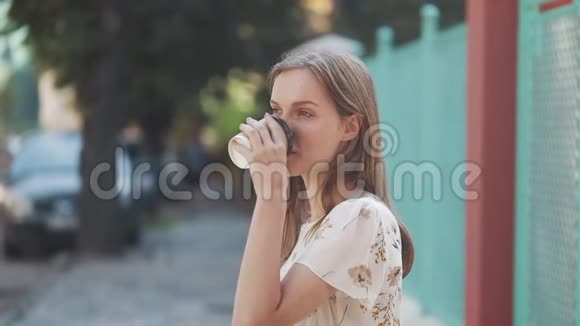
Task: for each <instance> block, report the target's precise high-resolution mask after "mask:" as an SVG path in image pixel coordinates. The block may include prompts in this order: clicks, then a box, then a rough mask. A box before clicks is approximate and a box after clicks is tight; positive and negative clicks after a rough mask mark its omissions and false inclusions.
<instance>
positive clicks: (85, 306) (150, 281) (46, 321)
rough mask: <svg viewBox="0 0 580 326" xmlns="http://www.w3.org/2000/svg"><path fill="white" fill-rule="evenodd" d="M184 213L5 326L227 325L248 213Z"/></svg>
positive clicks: (71, 278) (79, 272) (71, 277)
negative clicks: (139, 244)
mask: <svg viewBox="0 0 580 326" xmlns="http://www.w3.org/2000/svg"><path fill="white" fill-rule="evenodd" d="M186 214H189V215H190V216H193V217H190V218H187V219H185V220H183V221H182V222H179V223H178V224H177V225H176V226H175V227H173V228H170V229H166V230H148V231H147V232H146V234H145V236H144V244H143V247H142V248H140V249H139V250H136V251H134V252H132V253H130V254H129V255H128V257H126V258H123V259H122V260H118V261H91V262H85V263H79V264H77V265H75V266H74V267H73V268H72V269H70V270H69V271H68V272H66V273H63V274H62V275H60V277H59V278H58V279H57V281H56V282H54V284H53V286H51V287H50V288H48V289H47V290H46V291H45V292H44V293H43V294H42V295H41V296H40V297H38V298H37V300H35V305H33V306H32V307H31V308H30V309H29V310H28V311H27V312H26V314H24V315H22V316H21V318H19V319H17V320H15V321H13V322H11V323H8V324H7V325H10V326H81V325H82V326H132V325H134V326H162V325H163V326H165V325H171V326H181V325H183V326H186V325H187V326H190V325H203V326H225V325H230V322H231V312H232V307H233V297H234V290H235V284H236V280H237V273H238V269H239V264H240V260H241V254H242V250H243V245H244V242H245V236H246V233H247V229H248V226H249V214H251V212H246V211H245V210H235V209H231V208H228V207H225V208H221V209H216V208H215V207H210V208H207V207H206V208H203V209H201V210H199V209H196V210H195V213H193V212H192V211H189V212H188V211H186ZM404 302H405V307H404V308H403V313H404V314H406V316H403V323H402V324H403V325H413V326H414V325H423V324H424V325H429V326H431V325H438V324H437V323H432V322H431V321H427V322H426V323H423V322H422V321H420V319H421V318H422V317H420V316H416V315H417V314H418V308H417V306H416V304H414V303H413V302H412V301H410V300H408V299H405V300H404ZM409 313H410V314H411V315H409ZM413 314H414V315H413ZM405 321H408V322H405ZM1 326H4V325H1Z"/></svg>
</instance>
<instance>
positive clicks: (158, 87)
mask: <svg viewBox="0 0 580 326" xmlns="http://www.w3.org/2000/svg"><path fill="white" fill-rule="evenodd" d="M296 2H297V1H290V0H279V1H261V0H254V1H247V2H245V3H244V5H240V4H239V2H237V1H235V0H224V1H213V0H174V1H165V0H139V1H137V0H124V1H119V0H43V1H37V0H18V1H14V2H13V3H12V5H11V8H10V12H9V16H10V18H11V20H12V22H13V24H14V27H15V28H18V27H23V26H25V27H27V28H28V31H29V34H28V39H27V41H28V44H29V45H30V47H31V49H32V52H33V56H34V58H35V60H36V62H37V63H38V66H39V67H40V69H47V68H50V69H52V70H54V71H55V72H56V74H57V77H58V82H59V85H72V86H73V87H74V88H75V90H76V93H77V99H78V101H79V110H80V111H81V114H82V118H83V140H84V145H83V150H82V154H81V155H82V157H81V161H82V167H81V170H82V171H81V175H82V180H83V187H82V192H81V198H80V215H81V216H80V232H79V243H78V244H79V250H81V251H82V252H85V253H94V254H116V253H119V252H120V250H121V249H122V247H123V239H124V235H125V234H124V231H123V230H124V228H123V227H122V225H123V222H122V221H123V216H122V215H123V214H124V211H123V209H122V207H120V205H119V203H118V201H115V200H106V199H103V198H99V196H97V195H96V194H95V192H94V191H93V189H92V188H91V186H90V182H89V181H90V176H91V171H94V168H95V167H96V166H97V165H99V164H100V163H103V162H107V163H109V164H110V166H111V170H112V171H115V160H114V153H115V148H116V147H117V146H118V144H119V133H120V130H121V129H122V128H123V127H124V126H125V125H126V124H127V123H128V122H129V121H138V122H140V124H141V125H142V127H143V129H144V131H145V137H146V139H147V141H146V144H147V150H148V152H149V153H151V154H152V155H153V156H154V155H155V154H158V153H160V152H161V151H162V149H163V146H164V140H163V139H164V136H165V134H166V133H167V131H168V128H169V126H170V125H171V118H172V116H173V113H174V112H175V110H176V109H177V108H180V107H181V106H183V105H184V103H191V102H192V97H193V98H195V97H196V96H197V95H196V94H197V91H198V90H199V89H200V88H201V87H202V86H203V85H204V84H205V83H206V81H207V80H208V79H209V78H210V77H211V76H213V75H223V74H225V73H226V72H227V71H228V70H229V68H231V67H234V66H239V67H242V68H253V69H256V68H258V69H262V70H263V69H264V68H266V67H267V66H268V65H269V64H271V63H272V62H273V61H274V60H275V59H276V57H278V56H279V54H280V53H281V52H283V51H284V50H287V49H289V48H290V47H292V46H294V45H296V44H298V42H299V41H300V40H301V39H302V38H303V28H302V15H301V10H300V7H299V6H298V5H297V4H296ZM194 102H195V101H194ZM99 181H100V182H99V185H100V187H101V188H103V189H110V188H112V187H113V185H114V174H113V173H106V174H104V175H103V176H102V177H101V178H100V179H99Z"/></svg>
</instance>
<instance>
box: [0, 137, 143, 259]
mask: <svg viewBox="0 0 580 326" xmlns="http://www.w3.org/2000/svg"><path fill="white" fill-rule="evenodd" d="M81 148H82V139H81V135H80V133H78V132H41V133H38V134H34V135H30V136H27V137H26V139H24V140H23V141H22V146H21V148H20V150H19V151H18V152H16V153H14V158H13V161H12V164H11V166H10V170H9V174H8V178H7V183H6V184H5V185H0V223H3V224H4V227H3V229H4V237H3V243H2V249H3V251H4V254H5V255H6V257H8V258H11V257H20V256H26V257H40V256H46V255H48V254H51V253H54V252H56V251H58V250H62V249H71V248H74V245H75V242H76V241H75V236H76V231H77V229H78V224H79V223H78V222H79V220H78V199H79V194H80V191H81V177H80V152H81ZM116 163H117V171H118V172H119V171H121V169H122V168H123V169H124V171H125V173H117V174H116V177H118V179H117V182H116V186H117V187H119V188H118V189H119V191H120V193H119V196H117V197H116V198H115V200H119V201H120V204H121V206H122V207H123V208H124V209H126V210H127V212H128V214H123V215H124V216H127V222H128V223H126V226H127V237H128V241H136V239H138V234H139V226H140V223H138V222H137V221H136V219H137V218H138V217H137V216H135V214H129V212H131V211H132V209H131V205H132V200H131V184H132V182H131V174H132V173H131V162H130V160H129V158H128V155H122V156H120V157H117V162H116ZM0 229H2V228H0ZM0 239H2V237H0Z"/></svg>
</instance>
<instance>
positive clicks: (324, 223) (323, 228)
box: [314, 218, 333, 240]
mask: <svg viewBox="0 0 580 326" xmlns="http://www.w3.org/2000/svg"><path fill="white" fill-rule="evenodd" d="M331 228H333V225H332V223H330V221H329V220H328V219H326V218H325V219H324V221H322V224H320V228H319V229H318V230H317V231H316V236H315V237H314V240H318V239H324V232H326V230H328V229H331Z"/></svg>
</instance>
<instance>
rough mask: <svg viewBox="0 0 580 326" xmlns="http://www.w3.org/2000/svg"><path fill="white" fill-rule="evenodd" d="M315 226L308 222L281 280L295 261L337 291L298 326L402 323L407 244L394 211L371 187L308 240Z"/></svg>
mask: <svg viewBox="0 0 580 326" xmlns="http://www.w3.org/2000/svg"><path fill="white" fill-rule="evenodd" d="M313 224H314V222H310V223H305V224H303V225H302V229H301V230H300V235H299V239H298V243H297V244H296V247H295V248H294V250H293V251H292V253H291V254H290V256H289V258H288V259H287V260H286V261H285V262H284V264H283V265H282V267H281V269H280V279H281V280H282V279H283V278H284V277H285V276H286V274H287V273H288V271H289V270H290V268H291V267H292V265H294V264H303V265H305V266H306V267H308V268H309V269H310V270H311V271H312V272H314V273H315V274H316V275H318V277H320V278H321V279H322V280H324V281H325V282H326V283H328V284H330V285H331V286H332V287H334V288H335V289H336V290H337V291H336V293H335V294H334V295H333V296H331V297H330V298H329V299H328V301H326V302H324V303H323V304H321V305H320V306H319V307H318V308H317V309H316V310H315V311H314V312H313V313H312V314H310V315H309V316H308V317H306V318H305V319H304V320H302V321H300V322H299V323H297V324H296V325H299V326H314V325H317V326H334V325H341V326H366V325H379V326H387V325H399V324H400V322H399V308H400V303H401V295H402V257H401V252H402V250H401V249H402V247H401V237H400V231H399V225H398V223H397V220H396V218H395V217H394V215H393V213H392V212H391V210H390V209H389V208H388V207H387V206H386V205H385V203H384V202H383V201H382V200H380V199H379V198H378V197H376V196H375V195H374V194H372V193H370V192H366V191H365V192H363V194H362V195H361V196H359V197H355V198H350V199H347V200H344V201H343V202H341V203H339V204H338V205H336V206H335V207H334V208H333V209H331V211H330V212H329V213H328V214H327V215H326V217H325V220H324V221H323V222H322V224H321V226H320V228H319V229H318V231H317V232H316V233H315V234H314V235H313V236H312V237H311V238H310V241H308V242H307V243H306V241H305V240H306V239H305V236H306V232H307V230H308V229H309V227H311V226H312V225H313Z"/></svg>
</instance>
